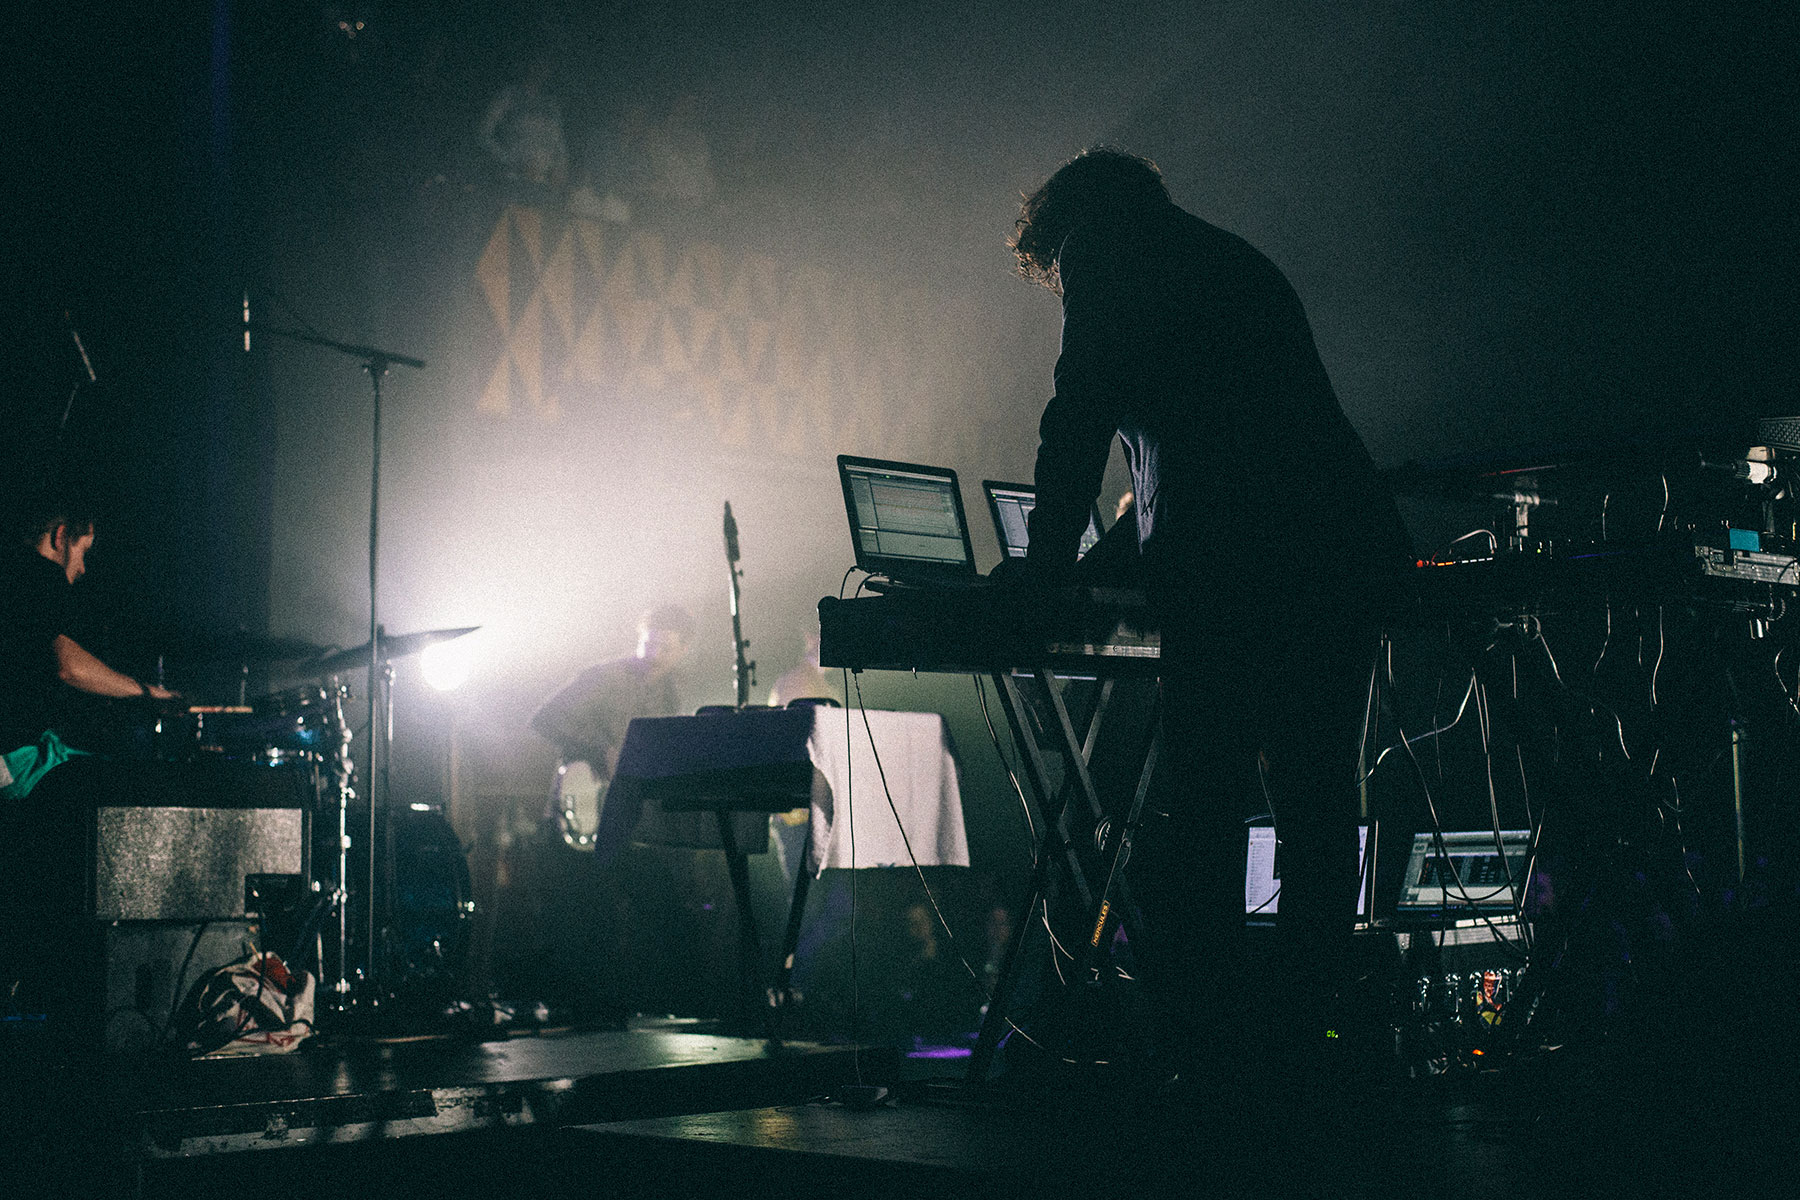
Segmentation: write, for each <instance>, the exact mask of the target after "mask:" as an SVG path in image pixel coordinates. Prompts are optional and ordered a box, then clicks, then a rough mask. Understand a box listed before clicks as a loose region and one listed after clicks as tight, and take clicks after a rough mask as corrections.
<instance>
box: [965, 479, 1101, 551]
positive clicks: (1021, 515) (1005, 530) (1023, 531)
mask: <svg viewBox="0 0 1800 1200" xmlns="http://www.w3.org/2000/svg"><path fill="white" fill-rule="evenodd" d="M981 490H982V491H983V492H984V493H985V494H986V495H987V502H988V512H989V513H990V514H992V516H993V518H994V537H995V539H996V540H998V541H999V543H1000V553H1002V554H1004V555H1006V557H1008V558H1024V557H1025V551H1026V550H1027V549H1028V548H1029V547H1030V545H1031V527H1030V525H1029V521H1030V519H1031V510H1032V509H1034V508H1036V507H1037V489H1036V488H1034V487H1032V486H1031V485H1030V484H1025V483H1000V482H998V481H996V480H993V479H984V480H982V481H981ZM1100 534H1101V525H1100V510H1099V509H1098V508H1093V509H1091V510H1090V511H1089V513H1088V526H1087V528H1086V529H1084V530H1083V531H1082V533H1081V545H1080V546H1079V547H1077V549H1076V551H1075V556H1076V557H1077V558H1080V557H1081V556H1082V555H1085V554H1086V553H1087V552H1088V551H1089V550H1092V549H1093V548H1094V543H1096V542H1098V541H1099V540H1100Z"/></svg>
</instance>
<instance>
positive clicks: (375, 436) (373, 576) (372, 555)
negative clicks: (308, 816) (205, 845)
mask: <svg viewBox="0 0 1800 1200" xmlns="http://www.w3.org/2000/svg"><path fill="white" fill-rule="evenodd" d="M249 313H250V310H249V301H248V298H246V300H245V305H244V324H243V329H244V346H245V349H248V348H249V344H250V342H249V335H250V334H251V333H252V332H256V333H266V334H268V335H270V336H271V337H278V338H283V339H286V340H287V341H291V342H301V343H304V344H306V345H309V346H320V347H323V348H324V349H326V350H333V351H336V352H337V353H339V354H343V355H346V356H348V357H350V358H355V359H360V360H362V369H363V370H364V371H365V372H367V373H368V376H369V388H370V393H371V400H372V401H373V404H372V407H371V410H370V456H369V696H368V700H369V706H368V717H369V724H368V729H369V734H370V737H369V760H370V761H369V781H370V782H369V828H368V838H369V844H368V855H367V858H368V871H369V874H368V887H369V903H368V914H367V918H368V919H367V923H366V926H365V932H366V934H367V941H366V942H365V944H364V948H363V949H364V957H363V967H364V976H363V978H364V980H365V982H367V981H370V980H372V979H373V978H374V976H375V968H376V954H375V931H376V919H375V908H376V905H375V837H376V833H377V822H378V820H379V817H378V812H379V810H380V809H382V808H383V807H384V806H385V804H386V801H387V796H386V795H385V794H383V795H380V796H377V795H376V792H377V791H378V790H379V789H377V787H376V786H375V780H376V779H378V778H381V777H382V775H383V774H384V773H385V770H386V767H385V765H384V766H383V768H382V770H381V771H380V772H378V771H377V770H376V765H375V761H374V758H375V746H376V738H375V737H374V732H375V729H376V725H375V721H376V717H377V712H376V696H375V691H376V687H377V685H378V683H379V682H380V679H381V671H382V653H381V625H380V623H379V613H378V608H377V603H378V599H379V591H380V589H379V586H378V584H379V578H380V570H379V568H380V561H381V560H380V554H379V550H380V540H379V539H380V530H381V522H380V513H381V381H382V379H383V378H384V377H385V376H386V375H387V373H388V368H389V367H390V366H395V365H398V366H402V367H411V368H413V369H414V370H415V371H422V370H424V369H425V362H424V360H423V359H417V358H411V357H408V356H407V355H404V354H395V353H392V352H390V351H387V350H378V349H376V348H374V347H372V346H360V345H356V344H355V343H351V342H338V341H333V340H332V339H330V338H323V337H319V336H318V335H316V334H309V333H304V332H301V331H300V330H295V329H280V328H276V327H273V326H270V325H266V324H264V323H262V322H259V321H252V320H250V316H249ZM340 707H341V706H340ZM340 754H341V756H342V757H343V758H344V760H345V762H344V767H345V769H348V756H349V730H348V727H347V726H346V727H345V728H344V731H343V735H342V741H341V744H340ZM352 794H353V793H352V792H351V791H350V790H349V784H348V781H347V780H346V781H343V782H340V784H339V791H338V817H339V820H338V825H339V829H338V834H339V843H338V862H339V865H340V868H346V867H347V865H348V845H347V839H348V837H349V831H348V828H347V826H346V821H345V814H346V809H347V805H348V802H349V797H350V796H351V795H352ZM346 875H347V870H343V869H341V870H340V871H339V875H338V878H337V880H336V884H337V887H338V889H339V890H340V891H343V890H344V889H345V886H346V881H345V876H346ZM347 907H348V905H347V903H346V900H345V899H344V898H340V900H339V908H338V912H339V929H340V931H341V932H347V928H346V920H345V917H344V913H345V911H346V909H347ZM338 953H339V967H338V978H337V981H336V983H335V984H334V985H333V991H334V992H335V993H336V994H337V995H338V996H339V997H340V999H345V998H347V994H348V993H349V992H350V991H351V987H350V982H349V979H348V972H347V969H346V968H347V964H346V963H345V962H344V961H343V960H344V959H345V958H347V956H348V946H347V945H346V944H345V943H344V942H343V941H341V940H340V943H339V947H338ZM371 1002H373V997H372V996H371ZM340 1006H341V1005H340Z"/></svg>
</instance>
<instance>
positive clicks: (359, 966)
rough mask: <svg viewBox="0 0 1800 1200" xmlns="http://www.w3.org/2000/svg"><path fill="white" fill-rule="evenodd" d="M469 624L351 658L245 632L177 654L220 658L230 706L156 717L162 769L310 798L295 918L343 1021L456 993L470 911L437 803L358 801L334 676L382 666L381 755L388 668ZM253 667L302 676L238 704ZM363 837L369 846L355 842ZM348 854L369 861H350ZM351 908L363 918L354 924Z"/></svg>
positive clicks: (156, 750)
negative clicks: (209, 768) (245, 773)
mask: <svg viewBox="0 0 1800 1200" xmlns="http://www.w3.org/2000/svg"><path fill="white" fill-rule="evenodd" d="M474 629H475V627H474V626H470V627H467V628H460V629H431V630H425V631H422V632H418V633H410V634H403V635H392V636H390V635H388V634H386V632H385V631H380V632H379V633H378V637H377V640H376V643H375V644H374V645H373V646H371V645H370V644H368V643H365V644H363V645H361V646H356V647H353V648H351V649H348V650H333V649H327V648H323V647H319V646H315V645H313V644H312V643H310V642H304V641H300V640H298V639H292V638H273V637H255V636H252V635H245V634H234V635H228V636H226V637H224V638H210V639H199V641H200V642H201V643H202V644H195V643H194V642H193V641H189V642H187V643H186V644H182V645H179V647H178V652H185V653H183V654H182V657H184V658H186V659H187V660H189V661H190V662H205V661H210V662H213V663H230V664H231V665H232V667H233V668H234V669H235V670H236V672H237V674H238V678H239V680H240V684H239V693H240V694H239V696H238V697H237V702H235V703H228V704H190V705H187V706H185V707H183V708H178V709H175V710H174V711H170V712H164V713H163V714H161V715H160V716H159V718H158V719H157V721H156V723H155V726H154V728H153V730H152V732H151V734H150V746H149V749H150V753H151V755H152V756H153V757H155V758H157V759H161V760H164V761H179V762H220V763H234V764H240V765H243V764H248V765H253V766H257V767H263V768H268V769H271V770H282V771H291V772H295V773H297V774H298V775H299V776H300V777H301V778H302V779H303V780H304V782H305V785H306V787H307V788H308V789H310V794H311V796H312V798H313V812H312V820H311V828H312V829H313V831H314V832H313V844H314V847H315V853H314V854H312V855H311V861H312V862H313V863H314V864H315V868H314V870H313V875H314V876H315V878H313V879H309V880H306V881H305V882H306V884H307V885H308V889H307V890H308V892H309V894H310V895H311V896H312V898H313V911H312V912H311V913H310V914H307V915H304V916H300V917H299V920H298V922H297V923H298V924H299V926H300V927H301V928H302V929H303V930H305V931H306V934H307V937H308V939H309V940H313V941H314V943H315V947H316V953H317V956H318V966H319V973H320V975H321V977H322V983H323V986H322V987H321V989H320V993H321V996H325V995H327V994H329V1002H330V1004H331V1005H332V1006H333V1007H334V1008H335V1009H337V1010H338V1011H339V1012H341V1013H344V1014H349V1013H351V1012H358V1013H360V1014H362V1015H363V1016H373V1015H374V1014H375V1010H377V1009H380V1008H383V1007H384V1006H385V1007H386V1008H388V1009H389V1010H393V1009H396V1008H400V1009H417V1008H418V1007H419V1006H420V1005H421V1004H425V1005H431V1004H438V1005H441V1004H442V1003H444V1002H448V1001H453V1000H454V999H455V998H457V997H458V995H459V994H460V993H459V988H460V985H461V982H462V978H461V977H462V974H463V971H464V968H465V966H466V962H467V957H468V949H469V941H470V931H469V926H470V918H471V917H472V915H473V913H474V902H473V901H472V900H471V899H470V895H471V887H470V879H469V868H468V862H467V858H466V856H465V854H464V852H463V848H462V844H461V842H460V841H459V840H458V839H457V836H456V833H455V831H454V830H453V829H452V828H451V825H450V822H449V820H448V818H447V817H446V815H445V814H444V812H443V810H442V806H441V805H437V804H425V803H409V804H392V803H388V802H387V797H386V795H385V791H386V789H385V788H381V789H377V788H374V787H368V786H365V787H364V789H363V791H362V792H361V793H360V794H359V791H358V787H357V783H358V781H357V778H356V777H357V774H358V769H357V764H356V763H355V760H354V758H353V755H352V741H353V732H352V729H351V722H350V720H349V719H348V718H347V717H346V706H347V705H348V704H349V702H350V701H351V699H352V690H351V687H350V684H349V683H347V682H345V681H344V677H345V676H348V675H351V674H352V673H354V672H359V670H366V669H367V666H368V664H369V663H370V662H371V661H374V662H377V663H379V664H380V667H381V669H380V670H379V671H378V672H376V673H375V678H374V681H373V686H374V687H375V689H377V692H378V699H379V700H380V701H381V705H380V707H379V709H378V710H375V709H374V706H371V707H372V710H373V711H376V712H377V716H378V717H380V718H382V720H381V728H380V729H379V730H378V731H377V732H378V733H379V734H380V735H381V737H382V739H383V740H385V741H386V743H387V744H386V745H385V746H383V749H385V750H388V751H390V752H391V748H392V746H391V741H392V736H393V734H392V731H393V689H392V682H393V663H394V661H395V660H397V659H402V658H406V657H408V656H410V655H414V654H417V653H419V652H421V651H423V650H424V649H425V648H426V647H428V646H431V645H434V644H436V643H439V642H444V641H449V640H452V639H454V638H459V637H462V636H464V635H466V634H469V633H472V632H474ZM252 667H257V668H262V669H268V670H271V671H273V670H276V669H279V671H280V675H281V677H282V678H285V679H301V680H304V681H305V682H303V683H299V684H296V685H294V686H290V687H287V688H284V689H281V690H277V691H272V692H269V693H268V694H266V695H261V696H257V697H254V698H246V697H245V695H244V694H243V693H244V692H245V691H246V690H247V688H246V686H245V684H244V682H243V681H247V680H248V678H249V674H250V669H251V668H252ZM375 744H376V739H371V747H373V746H374V745H375ZM384 761H385V760H384ZM363 769H364V770H365V771H367V772H368V775H369V777H370V778H371V779H375V778H379V777H380V776H381V775H384V774H385V771H382V770H381V769H380V768H378V767H376V766H375V765H374V762H373V759H372V758H370V759H367V760H366V762H365V765H364V768H363ZM363 832H366V833H367V835H368V838H367V842H366V844H362V845H358V844H357V843H358V839H357V837H356V835H357V834H359V833H363ZM353 848H355V849H358V850H364V851H366V853H359V854H356V855H354V856H353V855H352V849H353ZM353 858H354V860H353ZM353 909H355V910H358V916H359V918H360V919H358V920H352V917H351V913H352V910H353ZM330 915H335V920H327V919H326V918H327V917H328V916H330ZM290 919H292V915H290Z"/></svg>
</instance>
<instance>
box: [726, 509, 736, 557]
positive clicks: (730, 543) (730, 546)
mask: <svg viewBox="0 0 1800 1200" xmlns="http://www.w3.org/2000/svg"><path fill="white" fill-rule="evenodd" d="M737 560H738V540H737V522H736V521H734V520H732V519H731V501H729V500H727V501H726V502H725V561H726V562H729V563H734V562H736V561H737Z"/></svg>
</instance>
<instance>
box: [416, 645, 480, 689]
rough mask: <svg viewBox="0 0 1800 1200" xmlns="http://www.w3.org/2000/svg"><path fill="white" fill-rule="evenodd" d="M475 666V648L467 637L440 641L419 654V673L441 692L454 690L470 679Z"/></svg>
mask: <svg viewBox="0 0 1800 1200" xmlns="http://www.w3.org/2000/svg"><path fill="white" fill-rule="evenodd" d="M474 666H475V648H474V647H473V646H472V645H470V643H469V639H468V638H466V637H460V638H456V639H455V640H454V641H448V642H438V643H437V644H436V645H432V646H427V647H425V652H424V653H423V654H420V655H419V673H420V674H421V675H423V676H424V677H425V682H426V683H428V684H430V685H431V686H432V687H434V688H436V689H437V690H438V691H440V692H452V691H455V690H456V689H457V688H459V687H461V686H462V685H463V684H465V683H467V682H468V680H469V672H470V671H471V670H473V669H474Z"/></svg>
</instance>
